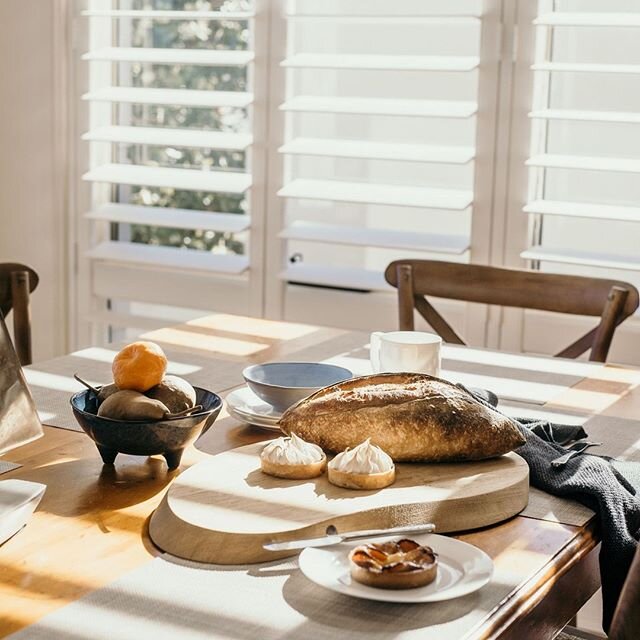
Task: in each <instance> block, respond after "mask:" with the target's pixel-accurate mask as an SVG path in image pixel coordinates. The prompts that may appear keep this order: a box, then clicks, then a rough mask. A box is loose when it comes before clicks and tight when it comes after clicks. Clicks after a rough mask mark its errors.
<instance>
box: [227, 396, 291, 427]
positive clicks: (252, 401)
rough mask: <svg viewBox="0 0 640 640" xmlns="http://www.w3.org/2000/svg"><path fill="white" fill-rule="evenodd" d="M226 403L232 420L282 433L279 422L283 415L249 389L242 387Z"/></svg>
mask: <svg viewBox="0 0 640 640" xmlns="http://www.w3.org/2000/svg"><path fill="white" fill-rule="evenodd" d="M225 401H226V403H227V411H228V412H229V415H230V416H231V417H232V418H235V419H236V420H240V422H248V423H249V424H253V425H256V426H258V427H263V428H264V429H272V430H275V431H280V427H279V426H278V421H279V420H280V418H281V417H282V413H280V412H279V411H276V410H275V409H274V408H273V407H272V406H271V405H270V404H267V403H266V402H264V401H263V400H261V399H260V398H258V396H257V395H256V394H255V393H253V391H251V389H249V387H241V388H240V389H236V390H235V391H232V392H231V393H230V394H229V395H228V396H227V397H226V398H225Z"/></svg>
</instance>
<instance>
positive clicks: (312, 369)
mask: <svg viewBox="0 0 640 640" xmlns="http://www.w3.org/2000/svg"><path fill="white" fill-rule="evenodd" d="M242 375H243V376H244V379H245V381H246V383H247V385H249V388H250V389H251V390H252V391H253V392H254V393H255V394H256V395H257V396H258V397H259V398H260V399H262V400H264V401H265V402H266V403H268V404H270V405H271V406H272V407H274V408H275V409H276V410H277V411H286V410H287V409H288V408H289V407H290V406H291V405H293V404H295V403H296V402H298V401H299V400H302V399H303V398H306V397H307V396H310V395H311V394H312V393H315V392H316V391H318V390H320V389H323V388H324V387H328V386H329V385H332V384H336V383H337V382H342V381H343V380H348V379H349V378H352V377H353V374H352V373H351V371H349V369H345V368H344V367H338V366H336V365H334V364H324V363H322V362H269V363H266V364H254V365H252V366H250V367H247V368H246V369H245V370H244V371H243V372H242Z"/></svg>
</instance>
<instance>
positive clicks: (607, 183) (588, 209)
mask: <svg viewBox="0 0 640 640" xmlns="http://www.w3.org/2000/svg"><path fill="white" fill-rule="evenodd" d="M628 9H629V3H627V2H621V1H611V0H607V1H606V2H605V0H592V1H590V2H576V1H569V0H556V1H555V2H550V1H548V0H546V1H544V2H541V3H540V7H539V13H538V16H537V18H536V19H535V22H534V24H535V28H536V30H537V32H536V38H537V44H536V57H535V60H534V64H533V66H532V69H533V73H534V78H535V82H534V94H533V105H532V108H531V112H530V114H529V115H530V118H531V119H532V137H531V154H530V157H529V159H528V161H527V163H526V164H527V165H528V167H529V168H530V169H529V196H528V201H527V203H526V205H525V207H524V211H525V213H526V214H528V215H529V217H530V218H531V223H530V236H529V237H530V246H529V247H528V248H527V249H526V250H525V251H524V252H523V253H522V257H523V258H526V259H527V260H529V261H531V264H532V265H533V266H535V267H538V268H541V269H543V270H550V271H559V272H567V273H579V274H589V275H596V276H604V277H614V278H619V279H622V280H628V281H631V282H633V283H634V284H636V286H638V285H640V252H638V247H640V206H638V202H640V182H639V181H638V173H640V152H639V151H638V149H640V128H639V127H638V125H639V124H640V116H639V112H640V99H639V96H640V12H637V13H629V12H628Z"/></svg>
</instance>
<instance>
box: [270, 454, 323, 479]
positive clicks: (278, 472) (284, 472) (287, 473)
mask: <svg viewBox="0 0 640 640" xmlns="http://www.w3.org/2000/svg"><path fill="white" fill-rule="evenodd" d="M326 466H327V457H326V456H323V457H322V460H319V461H318V462H308V463H306V464H279V463H277V462H270V461H269V460H265V459H264V458H261V459H260V469H262V471H263V472H264V473H266V474H268V475H270V476H275V477H276V478H288V479H290V480H305V479H307V478H315V477H317V476H319V475H321V474H322V472H323V471H324V469H325V467H326Z"/></svg>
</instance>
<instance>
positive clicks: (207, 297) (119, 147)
mask: <svg viewBox="0 0 640 640" xmlns="http://www.w3.org/2000/svg"><path fill="white" fill-rule="evenodd" d="M158 5H159V3H156V2H155V1H153V2H152V1H151V0H128V1H121V2H116V1H115V0H114V2H111V1H107V2H105V1H100V0H93V1H91V2H89V5H88V7H87V9H86V10H84V11H83V12H82V19H83V20H85V21H86V23H85V25H86V26H87V27H88V28H87V29H86V33H88V36H89V37H88V46H87V48H86V50H85V51H84V52H83V53H82V55H81V58H82V60H83V63H82V64H83V65H85V72H86V76H87V77H88V86H87V89H86V91H84V92H83V95H82V100H84V101H85V104H87V105H88V126H87V127H86V128H85V130H84V131H83V132H82V136H81V137H82V139H83V140H84V141H85V143H84V144H87V145H90V146H89V153H88V160H89V161H88V165H89V166H88V169H87V170H86V171H85V172H84V175H83V176H82V178H83V179H84V180H85V181H86V182H87V183H89V184H90V185H91V187H90V192H89V194H88V197H87V198H86V201H87V203H88V204H87V205H86V206H85V212H84V216H83V217H84V220H85V223H84V227H83V230H84V233H81V238H80V242H79V250H80V256H79V259H80V260H83V261H85V262H84V263H83V264H84V265H86V266H88V269H87V272H89V273H90V274H91V275H90V277H89V278H88V279H87V282H86V283H85V284H86V286H85V288H84V290H81V291H80V293H79V307H80V308H81V309H82V310H83V319H84V320H87V321H89V322H90V323H93V326H94V327H97V328H98V329H101V328H104V327H107V328H111V329H112V328H113V327H124V328H135V327H138V328H146V327H148V326H154V324H156V323H155V322H154V321H153V319H152V318H153V317H155V316H156V315H159V316H163V317H164V318H165V320H163V319H158V321H157V324H163V323H164V324H166V318H176V319H178V318H183V317H188V316H189V315H198V314H201V313H202V312H204V311H211V310H221V311H227V312H235V313H245V314H246V313H253V314H258V315H259V314H260V313H261V312H262V280H261V269H262V240H261V238H260V237H258V238H257V239H256V238H252V235H251V226H252V222H254V223H255V221H256V220H260V219H261V218H262V216H263V212H262V207H263V205H262V203H263V201H264V183H265V175H264V171H265V166H264V161H263V160H262V159H261V155H260V154H262V153H264V135H265V128H264V123H265V122H266V118H265V107H266V105H265V95H264V87H266V81H265V80H264V79H263V78H264V77H265V76H266V75H268V70H267V69H266V68H260V65H264V64H265V63H266V59H265V57H264V55H263V58H262V60H261V61H260V62H259V63H258V62H256V60H255V52H254V50H253V49H254V47H255V45H256V44H258V45H259V46H260V47H264V46H265V43H264V42H262V41H261V38H263V35H262V33H261V32H260V30H261V29H264V28H265V24H264V20H263V19H262V18H261V16H260V15H256V11H255V6H254V3H253V2H249V1H245V0H237V1H235V0H231V1H225V2H222V1H220V2H215V1H214V2H211V3H202V2H189V1H187V2H184V3H177V2H176V3H169V4H167V3H164V8H163V9H160V8H156V6H158ZM205 5H207V6H211V7H212V10H201V8H202V7H204V6H205ZM167 6H174V7H175V9H174V10H168V9H167V8H166V7H167ZM182 7H183V8H182ZM227 40H232V41H233V42H234V44H235V48H230V47H229V46H228V45H227V44H226V43H227ZM158 70H159V71H158ZM256 78H257V80H256ZM234 83H235V85H237V86H240V87H241V88H239V89H233V88H231V89H230V88H229V86H228V85H231V84H234ZM218 86H219V87H220V89H218V88H217V87H218ZM256 98H257V100H256ZM256 101H258V102H260V106H259V107H256V106H255V104H256ZM256 145H257V147H256ZM256 148H257V151H256ZM233 154H235V155H233ZM189 194H191V195H189ZM210 202H214V203H215V202H219V203H220V204H221V205H222V206H220V207H219V208H216V207H215V206H209V205H208V203H210ZM185 205H186V206H185ZM174 230H177V231H176V232H175V233H174ZM212 238H213V240H212ZM216 238H220V240H219V241H218V240H216ZM194 239H196V240H197V241H198V247H199V248H188V247H189V246H193V244H194V243H193V240H194ZM214 241H215V242H217V244H215V245H212V244H211V243H212V242H214ZM81 271H82V269H81ZM172 309H173V310H172ZM147 316H148V317H147ZM94 335H96V334H95V333H94Z"/></svg>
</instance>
